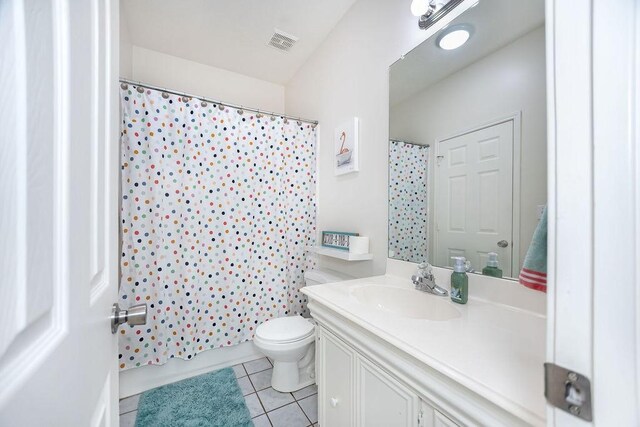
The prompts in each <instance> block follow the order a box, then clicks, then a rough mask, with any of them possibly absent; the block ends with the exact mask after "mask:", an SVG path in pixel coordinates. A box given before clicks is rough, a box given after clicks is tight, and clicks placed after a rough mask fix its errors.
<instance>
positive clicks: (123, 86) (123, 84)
mask: <svg viewBox="0 0 640 427" xmlns="http://www.w3.org/2000/svg"><path fill="white" fill-rule="evenodd" d="M120 89H122V90H127V89H129V85H128V84H126V83H121V84H120Z"/></svg>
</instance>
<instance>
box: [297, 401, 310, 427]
mask: <svg viewBox="0 0 640 427" xmlns="http://www.w3.org/2000/svg"><path fill="white" fill-rule="evenodd" d="M296 405H298V408H300V410H301V411H302V413H303V414H304V416H305V417H307V420H309V425H311V424H313V422H312V421H311V418H309V415H307V413H306V412H304V408H303V407H302V405H300V402H298V401H297V400H296Z"/></svg>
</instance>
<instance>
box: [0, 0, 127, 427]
mask: <svg viewBox="0 0 640 427" xmlns="http://www.w3.org/2000/svg"><path fill="white" fill-rule="evenodd" d="M117 14H118V2H117V1H108V0H92V1H88V0H87V1H71V0H3V1H0V93H1V94H2V95H1V96H0V129H1V130H2V133H1V136H0V141H2V147H1V150H0V196H1V200H2V202H1V203H2V205H1V208H0V209H1V210H0V212H1V217H0V236H2V245H1V246H0V270H1V272H2V273H1V276H0V301H1V302H2V305H3V307H2V309H1V310H0V425H2V426H115V425H117V423H118V419H117V387H118V370H117V342H116V337H115V335H112V334H111V330H110V324H109V317H110V310H111V305H112V303H113V302H115V301H116V294H117V273H118V272H117V257H118V247H117V242H118V231H117V230H118V211H117V185H118V181H117V179H118V178H117V164H118V161H117V149H118V143H117V139H118V135H117V114H118V110H117V91H116V89H115V86H114V83H116V81H117V74H116V70H117V65H118V62H117V59H116V58H117V52H118V49H117V42H118V38H117V28H118V27H117V25H118V15H117Z"/></svg>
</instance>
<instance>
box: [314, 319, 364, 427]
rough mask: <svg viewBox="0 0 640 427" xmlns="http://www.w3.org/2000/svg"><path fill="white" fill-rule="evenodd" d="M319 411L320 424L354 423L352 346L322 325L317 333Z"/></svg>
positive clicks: (345, 424) (336, 426)
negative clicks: (322, 327) (344, 342)
mask: <svg viewBox="0 0 640 427" xmlns="http://www.w3.org/2000/svg"><path fill="white" fill-rule="evenodd" d="M318 349H319V352H318V355H319V358H318V360H319V366H318V368H319V369H318V371H319V376H318V415H319V423H320V425H322V426H334V427H342V426H345V427H348V426H352V425H354V424H355V423H354V415H355V411H354V406H355V405H354V404H355V400H354V395H355V390H354V384H355V381H354V373H355V360H356V354H355V352H354V350H352V349H351V348H350V347H348V346H346V345H345V344H343V343H342V341H341V340H340V339H338V338H336V337H334V336H333V335H331V334H330V333H327V332H326V330H325V329H320V331H319V335H318Z"/></svg>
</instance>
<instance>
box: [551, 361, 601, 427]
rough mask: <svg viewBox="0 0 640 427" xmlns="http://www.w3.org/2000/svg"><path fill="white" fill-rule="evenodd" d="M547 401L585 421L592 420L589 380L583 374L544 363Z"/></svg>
mask: <svg viewBox="0 0 640 427" xmlns="http://www.w3.org/2000/svg"><path fill="white" fill-rule="evenodd" d="M544 396H545V397H546V398H547V402H549V404H550V405H553V406H555V407H556V408H559V409H562V410H563V411H566V412H568V413H570V414H572V415H575V416H576V417H578V418H582V419H583V420H586V421H592V420H593V413H592V407H591V381H589V378H587V377H585V376H584V375H581V374H578V373H577V372H574V371H572V370H570V369H567V368H563V367H561V366H558V365H554V364H553V363H545V364H544Z"/></svg>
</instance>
